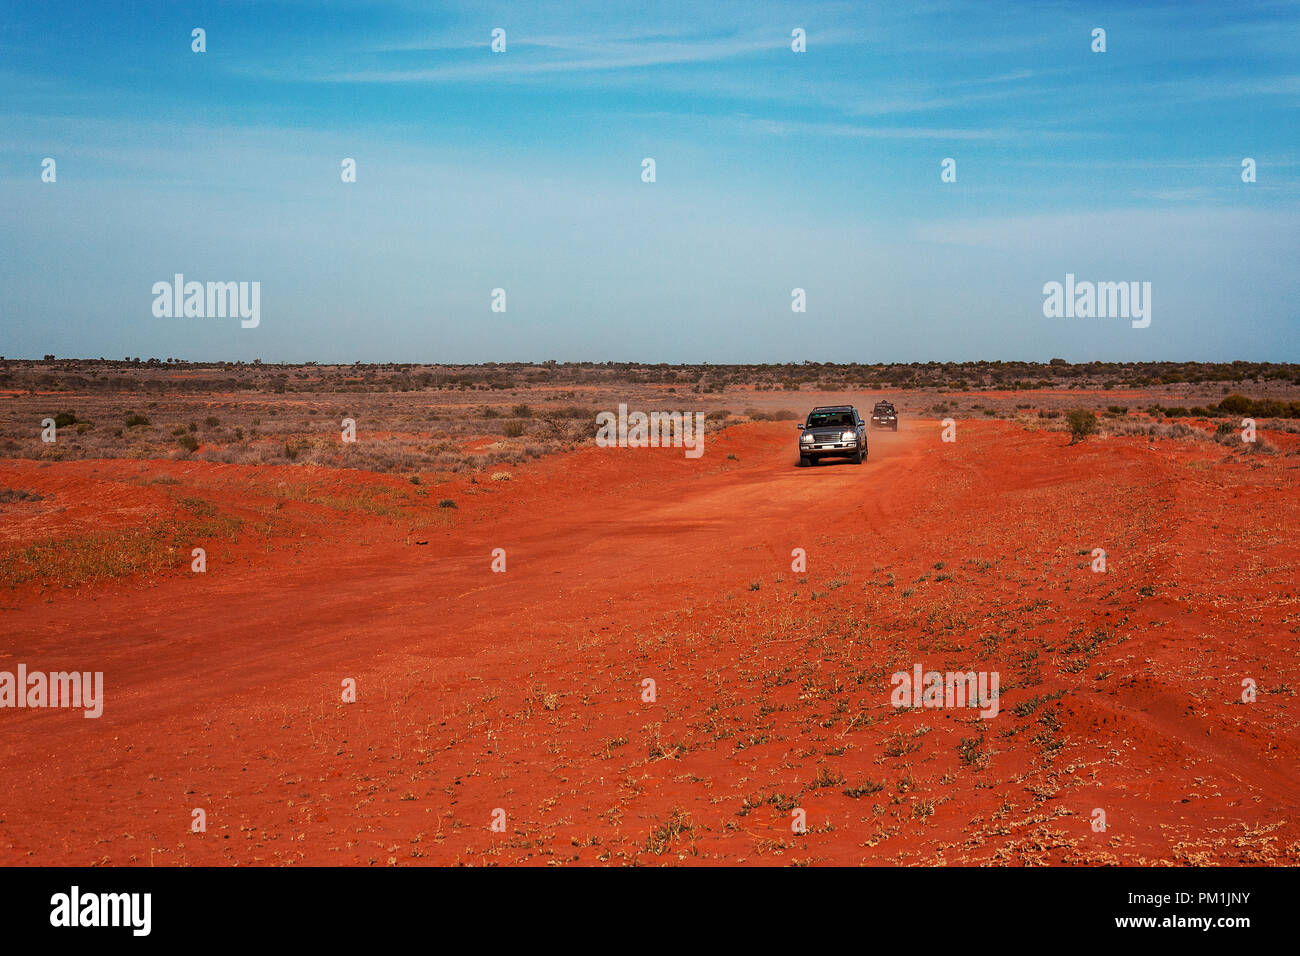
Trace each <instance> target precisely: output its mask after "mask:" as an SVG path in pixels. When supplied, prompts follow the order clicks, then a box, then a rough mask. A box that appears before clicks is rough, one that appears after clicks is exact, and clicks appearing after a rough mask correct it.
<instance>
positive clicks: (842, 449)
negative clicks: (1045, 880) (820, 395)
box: [796, 405, 867, 465]
mask: <svg viewBox="0 0 1300 956" xmlns="http://www.w3.org/2000/svg"><path fill="white" fill-rule="evenodd" d="M796 427H797V428H798V429H799V464H800V465H815V464H817V462H819V461H821V459H823V458H847V459H849V461H851V462H853V463H854V464H855V465H860V464H862V459H864V458H866V457H867V424H866V422H864V421H863V420H862V416H861V415H859V414H858V410H857V409H856V408H854V407H853V406H852V405H819V406H818V407H817V408H814V409H813V410H812V411H811V412H809V413H808V420H807V421H806V422H804V423H803V424H802V425H798V426H796Z"/></svg>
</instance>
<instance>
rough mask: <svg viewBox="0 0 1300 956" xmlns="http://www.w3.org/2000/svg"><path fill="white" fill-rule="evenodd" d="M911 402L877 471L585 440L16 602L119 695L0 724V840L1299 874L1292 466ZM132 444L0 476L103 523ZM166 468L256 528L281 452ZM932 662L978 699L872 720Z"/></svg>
mask: <svg viewBox="0 0 1300 956" xmlns="http://www.w3.org/2000/svg"><path fill="white" fill-rule="evenodd" d="M910 425H911V427H910V428H908V429H906V430H905V431H903V432H902V433H900V434H898V435H896V436H895V435H892V434H888V433H872V436H871V455H870V458H869V459H868V461H867V462H866V463H864V464H863V465H861V466H854V465H851V464H833V465H824V466H821V467H818V468H805V469H798V468H795V467H793V436H794V432H793V429H792V428H790V427H789V426H788V425H785V424H781V425H776V424H755V425H749V426H741V427H736V428H732V429H730V430H728V431H727V432H725V433H724V434H723V435H722V436H721V437H718V438H714V439H712V440H711V441H710V443H709V445H708V446H707V451H706V454H705V456H704V458H702V459H700V460H698V461H691V460H688V459H686V458H685V457H684V456H683V455H682V453H681V451H680V450H627V449H610V450H606V449H595V448H589V449H584V450H582V451H579V452H577V453H574V454H572V455H564V456H556V457H553V458H549V459H545V460H543V461H541V462H538V463H536V464H534V465H532V466H530V467H529V468H528V469H526V470H523V471H520V472H519V473H518V474H517V475H516V476H515V478H514V480H512V481H511V482H502V483H500V484H499V485H496V486H493V487H483V486H479V487H477V488H475V489H472V490H470V489H462V490H463V491H465V492H466V493H465V494H464V495H459V494H458V495H456V499H457V502H458V508H457V509H455V514H454V516H448V515H447V514H446V513H445V511H440V510H439V509H437V508H433V507H431V506H430V507H426V508H425V509H424V510H423V511H420V512H418V513H415V514H413V515H411V516H409V517H410V520H407V517H408V516H407V515H404V516H403V518H402V520H400V521H398V520H395V519H391V518H381V517H376V516H373V515H365V514H360V515H359V514H355V513H348V514H343V515H337V514H335V515H327V516H325V517H322V516H321V514H320V512H321V509H313V508H312V507H311V506H310V505H303V506H301V507H298V506H294V507H290V508H287V509H284V513H283V514H284V517H285V518H286V520H289V521H290V522H291V525H292V529H293V531H294V532H295V533H296V534H297V535H298V537H297V539H296V540H294V537H293V535H292V534H286V535H282V536H281V537H280V538H279V539H277V540H276V542H275V544H274V547H273V548H271V549H270V550H269V551H268V548H267V546H265V545H260V544H259V543H258V542H257V541H248V540H245V538H241V539H240V542H239V544H238V545H237V546H236V547H235V548H233V549H231V551H230V553H229V554H225V553H224V552H219V551H217V550H214V551H213V555H214V556H213V558H212V559H210V564H209V570H208V572H207V573H206V574H205V575H192V574H188V573H184V572H182V573H177V574H169V575H164V576H161V577H159V578H157V579H156V580H154V581H152V582H149V583H146V582H142V581H133V582H128V583H127V584H125V585H114V586H111V587H91V588H83V589H81V590H79V591H77V592H68V593H61V592H59V591H57V590H50V591H47V592H43V593H41V592H35V591H24V592H17V593H16V594H15V596H14V597H12V598H10V599H7V601H6V606H7V609H6V610H5V611H4V612H3V615H2V616H0V627H3V630H4V632H5V634H6V640H5V645H4V651H3V652H0V668H5V669H13V668H14V667H15V666H16V665H17V663H19V662H23V663H26V664H27V665H28V667H29V668H31V669H43V670H49V671H53V670H62V669H78V670H102V671H103V672H104V674H105V683H106V696H107V702H106V704H105V710H104V716H103V717H102V718H100V719H98V720H86V719H84V718H83V717H82V716H81V714H80V713H79V712H76V713H70V712H67V711H57V710H46V711H33V710H21V711H5V712H0V720H2V721H3V724H2V725H0V727H2V729H3V731H4V734H3V738H0V741H2V742H0V765H3V767H4V768H5V773H4V775H3V781H2V782H0V807H2V808H3V809H0V863H23V862H26V863H40V864H52V863H93V862H103V863H114V864H123V863H139V864H148V863H154V864H158V865H176V864H185V863H190V864H204V863H227V862H240V863H281V862H294V861H301V862H313V863H358V862H360V863H366V862H373V863H375V864H387V863H394V862H395V863H399V864H410V863H420V862H424V863H428V862H435V863H441V862H452V861H463V862H471V863H489V862H502V863H504V862H514V861H535V862H566V861H574V862H585V863H592V862H599V861H608V862H616V863H622V862H629V861H636V862H640V863H658V862H674V861H679V860H681V861H690V862H738V861H745V862H758V863H772V864H784V863H790V862H796V861H797V862H836V863H855V862H862V861H866V862H879V863H887V862H890V863H892V862H902V863H932V862H949V863H960V862H1011V863H1018V862H1056V863H1061V862H1128V863H1136V862H1148V863H1149V862H1152V861H1157V860H1160V861H1168V862H1208V861H1217V862H1225V863H1230V862H1272V863H1280V862H1290V863H1292V864H1295V863H1297V862H1300V844H1298V843H1297V841H1298V839H1300V822H1298V821H1297V814H1298V813H1300V795H1298V791H1297V788H1296V786H1295V784H1296V767H1297V765H1298V764H1297V758H1298V757H1300V738H1298V736H1297V716H1298V715H1297V708H1296V704H1295V691H1294V689H1293V688H1294V686H1295V681H1296V670H1297V668H1296V644H1297V631H1298V630H1300V625H1298V624H1297V620H1298V619H1297V616H1296V611H1295V604H1296V580H1297V575H1296V561H1297V546H1296V543H1295V534H1294V532H1295V530H1296V528H1297V527H1300V520H1297V500H1298V498H1300V496H1297V495H1296V485H1297V470H1296V467H1295V465H1294V464H1290V463H1288V462H1287V461H1286V460H1285V459H1276V460H1272V461H1269V462H1268V463H1266V465H1265V466H1264V467H1262V468H1252V467H1250V466H1249V465H1247V464H1236V463H1233V464H1228V463H1223V462H1220V461H1219V459H1220V458H1222V455H1221V453H1219V452H1218V451H1217V450H1216V449H1213V448H1210V449H1206V448H1200V447H1190V448H1185V447H1181V446H1175V445H1173V444H1172V443H1165V444H1164V445H1163V446H1162V447H1161V448H1159V449H1156V448H1155V447H1154V446H1150V445H1148V444H1147V443H1146V442H1145V441H1140V440H1111V441H1107V442H1101V441H1093V442H1089V443H1085V444H1084V445H1081V446H1077V447H1069V448H1067V447H1064V439H1063V437H1062V436H1061V435H1060V434H1056V433H1051V434H1049V433H1041V432H1040V433H1026V432H1022V431H1021V430H1019V429H1016V428H1012V427H1010V426H1007V425H1004V424H1002V423H970V424H965V423H963V424H962V426H961V440H960V441H959V442H958V443H956V444H951V445H947V444H943V443H941V442H939V441H938V425H937V423H933V422H924V423H918V422H913V423H910ZM729 454H734V455H735V456H736V460H731V459H729V458H728V457H727V456H728V455H729ZM140 468H141V464H140V463H139V462H128V461H122V462H75V463H67V464H65V465H59V466H55V467H53V468H47V469H42V468H39V467H37V466H35V465H28V464H19V463H11V464H10V465H7V466H5V470H4V471H3V473H2V474H3V477H4V479H5V481H6V482H7V483H8V484H12V485H21V486H23V487H32V486H34V483H37V482H45V483H48V482H51V481H56V480H58V481H63V482H65V484H66V486H67V487H68V489H69V491H70V492H74V493H75V490H76V489H81V490H83V491H84V490H86V489H90V488H95V489H99V490H98V492H96V493H102V494H103V495H104V496H105V497H104V499H103V500H102V501H100V502H97V503H96V504H95V507H96V508H98V509H99V510H100V511H102V512H105V517H104V520H105V521H109V522H112V521H113V520H116V519H115V518H114V508H113V502H114V501H115V500H117V495H118V494H120V492H121V490H122V489H123V488H124V487H127V486H130V487H135V486H136V485H138V484H139V482H140V481H141V479H140V478H138V477H137V474H138V472H139V471H140ZM148 469H149V474H150V475H156V474H158V473H166V474H170V475H173V476H175V477H179V478H180V479H181V481H182V482H183V483H185V484H186V485H187V488H188V489H189V490H190V493H193V494H197V495H200V496H202V497H204V498H208V499H210V500H212V501H214V502H216V503H217V504H218V505H219V506H220V507H221V508H223V509H224V510H230V511H232V512H239V511H241V510H242V511H247V512H248V513H250V514H251V513H253V512H255V511H256V509H257V507H258V498H257V493H256V489H257V487H258V485H261V484H267V483H269V482H272V481H274V480H277V479H280V478H282V474H281V473H283V474H289V473H296V474H297V475H299V476H301V474H302V472H301V470H295V469H272V468H262V469H250V468H244V467H240V466H222V465H210V464H200V463H184V464H177V463H163V462H150V463H148ZM325 480H332V479H330V478H328V477H327V478H326V479H325ZM338 480H339V481H341V482H350V483H353V484H357V483H360V484H362V485H363V486H364V483H365V482H366V481H367V480H368V479H367V477H366V476H363V475H349V476H346V477H344V478H340V479H338ZM471 492H472V493H471ZM135 507H139V508H147V507H148V503H147V502H145V503H144V504H136V505H135ZM119 517H120V516H119ZM121 520H127V519H125V518H123V519H121ZM420 541H427V544H419V543H417V542H420ZM1095 546H1101V547H1105V548H1106V549H1107V551H1108V553H1109V556H1110V564H1111V567H1110V570H1109V573H1108V574H1105V575H1101V574H1093V573H1092V572H1091V571H1090V569H1089V566H1088V562H1089V560H1090V559H1089V558H1088V557H1087V554H1088V552H1090V551H1091V549H1092V548H1093V547H1095ZM498 547H500V548H505V549H506V552H507V561H508V570H507V572H506V573H504V574H495V573H492V572H491V570H490V562H491V553H492V549H493V548H498ZM796 547H799V548H804V549H805V550H806V552H807V555H808V569H807V572H806V573H797V572H793V571H792V570H791V550H792V549H793V548H796ZM940 565H942V568H940V567H939V566H940ZM755 585H757V587H755ZM1144 589H1145V590H1144ZM917 662H919V663H922V664H924V666H925V667H926V669H930V668H935V669H961V670H967V669H975V670H998V671H1000V672H1001V674H1002V679H1003V693H1004V697H1003V699H1002V701H1001V713H1000V715H999V717H997V718H994V719H993V720H991V721H981V720H980V719H979V717H978V716H975V715H973V714H972V713H970V712H957V713H954V712H952V711H948V710H942V709H936V710H911V709H900V710H896V709H894V708H892V707H891V706H890V705H889V691H890V684H889V675H890V674H891V673H892V672H893V671H894V670H904V671H908V670H910V669H911V667H912V665H913V664H914V663H917ZM1243 677H1252V678H1254V679H1255V680H1257V681H1258V682H1259V686H1260V691H1261V692H1260V695H1259V699H1258V701H1256V702H1255V703H1252V704H1243V703H1240V702H1239V700H1238V697H1239V694H1240V688H1241V680H1242V678H1243ZM344 678H355V679H356V681H357V685H358V696H359V700H358V702H357V703H355V704H344V703H342V702H341V701H340V684H341V681H342V680H343V679H344ZM645 678H651V679H653V680H655V681H656V684H657V695H658V699H657V701H656V702H654V703H643V702H642V700H641V690H642V680H643V679H645ZM620 741H622V742H620ZM877 785H879V786H878V789H874V790H873V788H875V787H877ZM854 788H857V792H856V793H855V794H854V795H850V794H848V793H845V792H844V791H845V790H852V789H854ZM194 808H201V809H203V810H204V811H205V812H206V814H207V827H208V828H207V832H206V833H192V832H191V831H190V821H191V810H192V809H194ZM496 808H502V809H504V810H505V811H506V818H507V830H506V832H504V833H494V832H492V831H491V829H490V826H489V825H490V822H491V814H492V812H493V810H494V809H496ZM795 808H798V809H803V810H805V811H806V814H807V825H808V827H809V832H808V833H806V834H802V835H796V834H794V833H792V832H791V827H790V820H791V815H790V813H791V810H792V809H795ZM1096 808H1101V809H1104V810H1105V812H1106V817H1107V821H1108V828H1107V830H1106V831H1105V832H1095V831H1094V830H1093V828H1092V827H1091V826H1090V819H1091V815H1092V813H1093V811H1094V809H1096Z"/></svg>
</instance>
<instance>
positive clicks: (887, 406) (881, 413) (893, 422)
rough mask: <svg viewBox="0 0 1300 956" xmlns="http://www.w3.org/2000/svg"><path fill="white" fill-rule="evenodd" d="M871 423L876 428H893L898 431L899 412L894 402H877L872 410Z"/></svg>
mask: <svg viewBox="0 0 1300 956" xmlns="http://www.w3.org/2000/svg"><path fill="white" fill-rule="evenodd" d="M871 424H872V425H874V426H875V427H876V428H892V429H893V430H894V431H898V412H897V411H896V410H895V409H894V403H893V402H876V407H875V408H873V409H872V410H871Z"/></svg>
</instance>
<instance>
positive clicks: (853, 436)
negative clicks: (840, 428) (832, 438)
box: [840, 432, 858, 441]
mask: <svg viewBox="0 0 1300 956" xmlns="http://www.w3.org/2000/svg"><path fill="white" fill-rule="evenodd" d="M857 440H858V434H857V432H845V433H844V434H843V435H841V436H840V441H857Z"/></svg>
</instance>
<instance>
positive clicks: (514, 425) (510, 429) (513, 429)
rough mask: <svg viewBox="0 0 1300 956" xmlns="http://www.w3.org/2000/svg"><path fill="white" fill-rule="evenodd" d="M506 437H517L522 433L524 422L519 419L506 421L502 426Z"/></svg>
mask: <svg viewBox="0 0 1300 956" xmlns="http://www.w3.org/2000/svg"><path fill="white" fill-rule="evenodd" d="M502 431H503V432H504V433H505V436H506V437H507V438H518V437H519V436H520V435H522V434H523V433H524V423H523V422H521V421H509V422H506V423H505V425H504V426H503V428H502Z"/></svg>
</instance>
